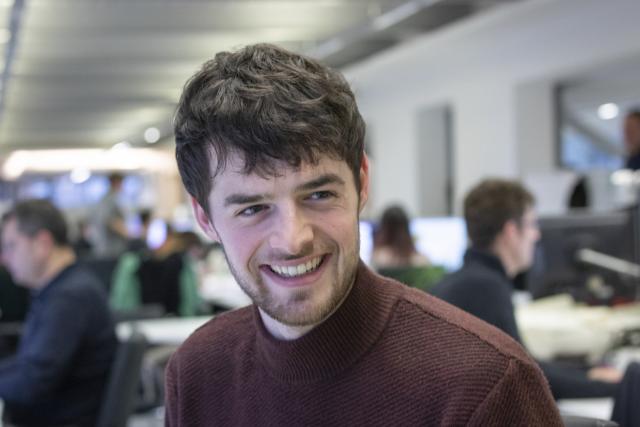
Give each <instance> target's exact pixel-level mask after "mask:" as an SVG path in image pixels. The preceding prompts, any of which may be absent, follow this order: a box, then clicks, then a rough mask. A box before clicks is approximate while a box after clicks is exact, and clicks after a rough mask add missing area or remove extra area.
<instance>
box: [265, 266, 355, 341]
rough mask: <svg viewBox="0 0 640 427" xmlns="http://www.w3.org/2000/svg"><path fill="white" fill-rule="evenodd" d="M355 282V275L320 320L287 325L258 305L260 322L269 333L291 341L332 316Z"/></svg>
mask: <svg viewBox="0 0 640 427" xmlns="http://www.w3.org/2000/svg"><path fill="white" fill-rule="evenodd" d="M354 284H355V277H354V279H353V281H352V282H351V286H349V289H347V291H346V292H345V294H344V296H343V297H342V300H341V301H340V302H339V303H338V304H336V306H335V307H334V308H333V310H332V311H331V313H329V314H328V315H327V316H326V317H325V318H324V319H322V320H321V321H319V322H317V323H314V324H311V325H304V326H292V325H287V324H285V323H282V322H280V321H279V320H276V319H274V318H273V317H271V316H269V315H268V314H267V313H266V312H265V311H263V310H262V309H261V308H260V307H258V311H259V312H260V318H261V319H262V323H264V327H265V328H266V329H267V331H269V333H270V334H271V335H273V336H274V337H275V338H278V339H280V340H286V341H292V340H295V339H298V338H300V337H302V336H303V335H305V334H307V333H309V331H311V330H312V329H313V328H315V327H316V326H318V325H320V324H321V323H322V322H325V321H326V320H327V319H328V318H329V317H331V316H333V314H334V313H335V312H336V311H337V310H338V309H339V308H340V306H342V304H344V301H345V300H346V299H347V297H348V296H349V294H350V293H351V291H352V290H353V286H354Z"/></svg>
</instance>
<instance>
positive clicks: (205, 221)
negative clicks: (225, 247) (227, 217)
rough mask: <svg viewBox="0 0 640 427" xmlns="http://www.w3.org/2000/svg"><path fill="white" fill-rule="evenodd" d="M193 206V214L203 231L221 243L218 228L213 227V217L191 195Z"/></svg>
mask: <svg viewBox="0 0 640 427" xmlns="http://www.w3.org/2000/svg"><path fill="white" fill-rule="evenodd" d="M191 207H192V208H193V214H194V215H195V217H196V221H197V222H198V225H199V226H200V228H202V231H204V233H205V234H206V235H207V236H208V237H209V238H210V239H211V240H213V241H214V242H218V243H220V238H219V237H218V233H217V232H216V229H215V228H213V223H212V222H211V218H209V215H208V214H207V212H205V210H204V208H203V207H202V206H200V203H198V201H197V200H196V199H195V198H194V197H191Z"/></svg>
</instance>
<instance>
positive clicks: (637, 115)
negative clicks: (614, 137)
mask: <svg viewBox="0 0 640 427" xmlns="http://www.w3.org/2000/svg"><path fill="white" fill-rule="evenodd" d="M624 146H625V149H626V151H627V154H628V155H634V154H638V153H640V110H631V111H629V112H628V113H627V115H626V117H625V119H624Z"/></svg>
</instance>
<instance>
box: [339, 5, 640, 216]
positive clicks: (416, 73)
mask: <svg viewBox="0 0 640 427" xmlns="http://www.w3.org/2000/svg"><path fill="white" fill-rule="evenodd" d="M638 22H640V1H638V0H607V1H602V0H529V1H526V2H514V4H511V5H507V6H503V7H501V8H497V9H495V10H492V11H489V12H487V13H485V14H481V15H479V16H477V17H474V18H471V19H468V20H466V21H463V22H461V23H458V24H454V25H452V26H450V27H447V28H445V29H444V30H442V31H439V32H436V33H434V34H430V35H426V36H424V37H422V38H419V39H416V40H414V41H411V42H408V43H406V44H403V45H401V46H399V47H397V48H395V49H393V50H390V51H388V52H385V53H383V54H381V55H378V56H376V57H374V58H371V59H370V60H367V61H364V62H362V63H359V64H357V65H356V66H353V67H351V68H349V69H347V70H345V75H346V76H347V78H348V80H349V81H350V82H351V83H352V85H353V87H354V89H355V91H356V97H357V98H358V103H359V105H360V108H361V111H362V113H363V115H364V117H365V119H366V120H367V122H368V123H370V124H371V129H372V134H371V138H370V140H371V143H372V146H373V147H372V151H373V152H374V153H375V157H376V159H375V165H374V168H373V171H372V173H373V179H372V185H373V188H372V190H373V192H374V196H373V199H372V202H373V204H374V206H372V207H371V211H372V212H374V213H376V212H379V211H380V210H381V209H382V207H384V206H385V205H386V204H387V203H389V202H390V201H400V202H402V203H403V204H405V205H406V206H407V207H408V208H409V209H410V210H411V211H413V212H416V211H418V209H419V204H420V203H419V200H420V198H419V197H418V194H417V191H418V189H419V186H418V185H417V184H416V183H415V182H414V181H415V178H414V177H416V176H418V174H417V173H416V168H417V167H418V164H419V160H420V159H418V158H417V156H416V153H417V152H418V151H417V143H418V142H417V135H416V134H417V132H416V129H418V126H417V125H416V123H415V120H416V117H417V116H418V111H420V110H421V109H424V108H426V107H429V106H436V105H438V106H439V105H443V104H447V105H449V106H450V107H451V109H452V113H453V141H454V147H453V159H454V171H455V172H454V173H455V176H454V179H455V187H454V197H455V200H456V203H457V206H459V203H460V199H461V197H462V195H463V194H464V192H466V191H467V190H468V189H469V187H470V186H472V185H473V184H474V183H476V182H477V181H478V180H479V179H481V178H482V177H484V176H487V175H492V176H507V177H521V176H523V175H524V174H527V173H531V172H540V171H544V170H552V169H553V168H554V167H555V165H554V164H553V163H554V162H555V157H554V150H555V148H554V145H553V144H554V141H553V126H554V124H553V120H552V117H553V112H552V110H551V103H552V96H551V90H552V87H553V82H554V81H556V80H557V79H565V78H567V77H570V76H573V75H576V74H580V73H581V72H584V71H585V70H587V69H589V68H592V67H595V66H599V65H602V64H605V63H608V62H610V61H614V60H619V59H620V58H624V57H627V56H631V55H640V43H639V42H638V40H640V25H638ZM521 145H522V146H521ZM532 145H534V146H532Z"/></svg>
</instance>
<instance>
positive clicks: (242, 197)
mask: <svg viewBox="0 0 640 427" xmlns="http://www.w3.org/2000/svg"><path fill="white" fill-rule="evenodd" d="M327 184H338V185H345V182H344V180H343V179H342V178H340V177H339V176H338V175H336V174H333V173H329V174H326V175H322V176H319V177H318V178H316V179H313V180H311V181H308V182H305V183H304V184H302V185H300V186H299V187H298V188H297V190H298V191H309V190H315V189H316V188H318V187H322V186H323V185H327ZM268 197H269V195H268V194H242V193H235V194H230V195H228V196H227V197H225V199H224V206H225V207H227V206H230V205H247V204H252V203H259V202H262V201H263V200H265V199H267V198H268Z"/></svg>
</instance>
